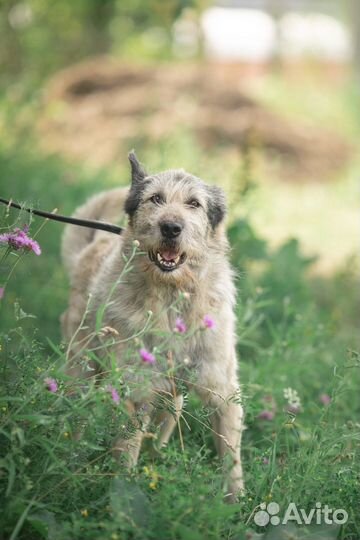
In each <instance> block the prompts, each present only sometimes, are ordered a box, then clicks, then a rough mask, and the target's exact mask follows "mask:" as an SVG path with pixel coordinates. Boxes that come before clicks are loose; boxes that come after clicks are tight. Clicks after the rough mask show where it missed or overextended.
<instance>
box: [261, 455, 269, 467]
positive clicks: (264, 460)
mask: <svg viewBox="0 0 360 540" xmlns="http://www.w3.org/2000/svg"><path fill="white" fill-rule="evenodd" d="M262 462H263V464H264V465H269V463H270V459H269V458H268V457H264V458H263V460H262Z"/></svg>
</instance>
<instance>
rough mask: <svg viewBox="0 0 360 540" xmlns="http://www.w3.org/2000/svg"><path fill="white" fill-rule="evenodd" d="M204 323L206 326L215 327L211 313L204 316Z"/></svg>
mask: <svg viewBox="0 0 360 540" xmlns="http://www.w3.org/2000/svg"><path fill="white" fill-rule="evenodd" d="M203 323H204V325H205V328H215V321H214V319H213V318H212V317H211V315H205V317H204V318H203Z"/></svg>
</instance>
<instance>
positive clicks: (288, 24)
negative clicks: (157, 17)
mask: <svg viewBox="0 0 360 540" xmlns="http://www.w3.org/2000/svg"><path fill="white" fill-rule="evenodd" d="M359 1H360V0H359ZM201 29H202V34H203V37H204V50H205V54H206V55H207V56H208V57H210V58H215V59H217V60H224V61H226V60H239V61H246V62H266V61H268V60H270V59H271V58H272V57H273V56H274V53H278V54H279V55H280V56H281V57H283V58H288V59H290V58H291V59H296V58H300V57H304V56H306V57H311V58H315V59H319V60H329V61H346V60H350V59H351V56H352V46H351V37H350V33H349V31H348V30H347V28H346V27H345V25H343V24H342V23H341V22H340V21H339V20H337V19H336V18H334V17H331V16H329V15H322V14H320V13H295V12H287V13H285V14H284V15H283V16H282V17H281V18H280V19H279V21H278V23H276V21H275V19H274V18H273V17H272V16H271V15H269V14H268V13H266V12H265V11H262V10H260V9H259V10H258V9H241V8H234V7H229V8H227V7H212V8H209V9H207V10H205V11H204V13H203V14H202V17H201Z"/></svg>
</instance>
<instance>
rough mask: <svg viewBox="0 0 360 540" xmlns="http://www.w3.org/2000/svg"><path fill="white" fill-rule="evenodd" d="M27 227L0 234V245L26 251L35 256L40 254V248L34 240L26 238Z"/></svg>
mask: <svg viewBox="0 0 360 540" xmlns="http://www.w3.org/2000/svg"><path fill="white" fill-rule="evenodd" d="M27 232H28V227H27V226H24V228H23V229H22V230H21V229H18V228H17V229H15V230H14V231H13V232H10V233H4V234H0V244H8V246H9V247H10V248H12V249H15V250H19V249H23V250H26V251H33V252H34V253H35V255H40V254H41V248H40V246H39V244H38V243H37V242H36V240H33V239H32V238H30V236H28V234H27Z"/></svg>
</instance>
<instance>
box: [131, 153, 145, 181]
mask: <svg viewBox="0 0 360 540" xmlns="http://www.w3.org/2000/svg"><path fill="white" fill-rule="evenodd" d="M128 158H129V161H130V166H131V180H132V183H133V184H138V183H139V182H142V180H144V178H145V177H146V176H147V173H146V171H145V169H144V167H143V166H142V165H141V163H140V162H139V160H138V158H137V157H136V154H135V150H131V152H129V154H128Z"/></svg>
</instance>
